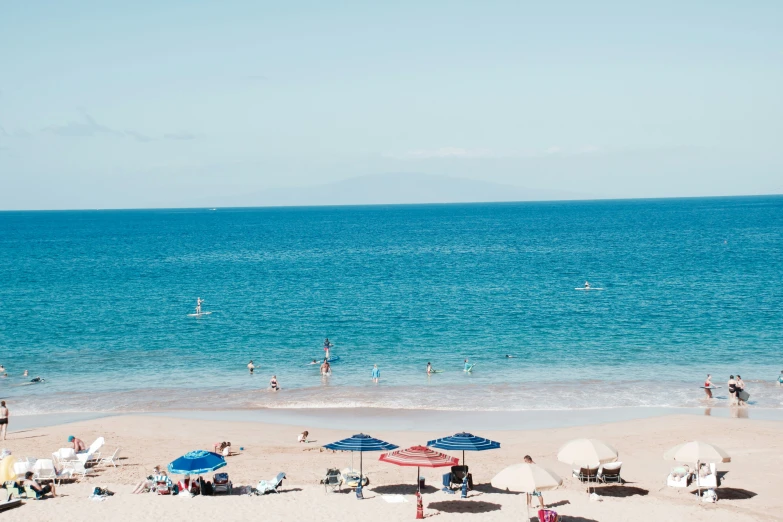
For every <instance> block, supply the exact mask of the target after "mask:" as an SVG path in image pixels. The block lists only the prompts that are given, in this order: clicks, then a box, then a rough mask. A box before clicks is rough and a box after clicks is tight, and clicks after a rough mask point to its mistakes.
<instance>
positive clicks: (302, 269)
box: [0, 197, 783, 414]
mask: <svg viewBox="0 0 783 522" xmlns="http://www.w3.org/2000/svg"><path fill="white" fill-rule="evenodd" d="M782 276H783V197H754V198H714V199H681V200H649V201H644V200H638V201H599V202H566V203H563V202H554V203H519V204H476V205H431V206H378V207H334V208H288V209H217V210H215V211H211V210H207V209H203V210H202V209H198V210H138V211H74V212H5V213H0V364H4V365H5V366H6V368H7V370H8V372H9V375H10V376H9V378H7V379H0V396H3V397H6V398H7V399H8V400H9V401H10V405H13V411H14V412H15V413H16V414H23V413H46V412H51V411H152V410H161V409H164V410H165V409H178V410H181V409H183V407H184V408H204V409H209V408H258V407H270V408H280V407H296V408H304V407H328V406H329V407H337V406H378V407H393V408H424V407H426V408H434V409H446V410H448V409H470V410H527V409H573V408H587V407H607V408H610V407H629V406H630V407H633V406H650V407H652V406H655V407H672V406H673V407H689V406H698V405H702V404H704V401H703V400H702V396H703V392H702V391H701V390H699V389H698V386H699V385H700V384H701V382H702V381H703V378H704V377H705V375H706V373H708V372H709V373H712V374H713V377H714V381H715V382H716V383H718V384H724V389H723V390H724V393H723V394H721V393H718V394H717V395H718V397H724V399H720V398H719V399H717V400H716V401H715V402H714V403H715V405H716V406H720V405H722V404H725V403H726V401H725V381H726V380H727V378H728V375H729V374H730V373H735V374H736V373H740V374H742V376H743V378H744V379H745V381H746V383H747V385H748V391H750V393H751V394H752V399H753V401H752V402H753V405H754V406H756V407H766V408H780V407H782V406H781V402H782V401H783V390H781V389H780V388H778V387H777V386H776V385H775V384H774V382H773V381H774V380H775V379H776V378H777V375H778V374H779V372H780V370H781V369H783V356H781V354H782V353H783V351H782V350H781V348H783V311H782V310H783V307H782V306H781V305H783V280H782V279H783V277H782ZM585 280H589V281H590V282H591V284H592V285H593V286H595V287H602V288H604V290H602V291H594V292H583V291H576V290H574V289H575V287H579V286H582V285H583V284H584V282H585ZM197 297H201V298H203V299H205V301H206V302H205V304H204V305H203V309H204V310H209V311H212V312H213V313H212V314H211V315H209V316H206V317H201V318H194V317H188V315H187V314H188V313H191V312H192V311H193V307H194V306H195V301H196V298H197ZM326 336H328V337H329V338H330V339H331V340H332V342H334V343H335V348H334V350H333V353H334V354H335V355H339V356H340V357H341V360H340V361H339V362H337V363H335V365H334V367H333V375H332V376H331V377H329V378H322V377H320V376H319V375H318V371H317V369H316V368H317V367H313V366H310V365H308V364H307V363H308V362H309V361H310V360H312V359H313V358H315V357H319V356H321V355H322V353H323V350H322V343H323V338H324V337H326ZM506 355H513V356H514V358H510V359H509V358H506V357H505V356H506ZM466 357H467V358H469V359H470V360H471V361H473V362H476V363H477V365H476V367H475V370H474V371H473V372H472V373H470V374H465V373H464V372H462V371H461V369H462V361H463V359H464V358H466ZM249 359H253V360H254V361H255V363H256V366H257V370H256V374H255V375H253V376H250V375H248V372H247V370H246V369H245V365H246V364H247V362H248V360H249ZM428 361H431V362H432V363H433V366H435V367H436V368H441V369H444V370H445V371H444V373H442V374H438V375H435V376H432V377H429V378H428V377H427V376H426V374H425V373H424V368H425V366H426V363H427V362H428ZM373 364H378V366H379V368H380V369H381V382H380V384H379V385H377V386H376V385H374V384H373V383H372V381H371V379H370V372H371V370H372V365H373ZM24 369H28V370H29V371H30V373H31V376H35V375H40V376H42V377H44V378H46V380H47V382H46V383H45V384H40V385H31V386H20V385H21V384H23V383H24V382H25V380H24V379H22V378H21V377H20V375H21V373H22V371H23V370H24ZM272 374H275V375H277V377H278V380H279V381H280V382H281V385H282V387H283V390H282V391H281V392H279V393H273V392H269V391H267V390H266V387H267V383H268V381H269V378H270V377H271V375H272Z"/></svg>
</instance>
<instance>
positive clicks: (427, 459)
mask: <svg viewBox="0 0 783 522" xmlns="http://www.w3.org/2000/svg"><path fill="white" fill-rule="evenodd" d="M380 460H381V461H382V462H388V463H389V464H396V465H398V466H416V482H417V483H418V482H419V480H418V479H419V469H420V468H442V467H445V466H456V465H457V464H459V459H458V458H456V457H451V456H449V455H446V454H445V453H440V452H438V451H435V450H431V449H429V448H428V447H426V446H412V447H410V448H407V449H402V450H396V451H390V452H389V453H384V454H383V455H381V458H380Z"/></svg>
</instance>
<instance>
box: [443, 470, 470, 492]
mask: <svg viewBox="0 0 783 522" xmlns="http://www.w3.org/2000/svg"><path fill="white" fill-rule="evenodd" d="M465 477H467V478H468V489H469V490H472V489H473V475H471V474H470V473H469V472H468V467H467V466H452V467H451V473H450V474H449V487H450V488H454V487H456V488H461V487H462V482H463V480H464V479H465Z"/></svg>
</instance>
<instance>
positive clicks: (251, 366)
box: [247, 359, 256, 375]
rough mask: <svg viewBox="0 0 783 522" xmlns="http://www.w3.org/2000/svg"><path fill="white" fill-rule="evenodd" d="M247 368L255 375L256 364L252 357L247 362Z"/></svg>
mask: <svg viewBox="0 0 783 522" xmlns="http://www.w3.org/2000/svg"><path fill="white" fill-rule="evenodd" d="M247 369H248V370H250V375H253V370H255V369H256V366H255V365H254V364H253V360H252V359H251V360H250V362H249V363H247Z"/></svg>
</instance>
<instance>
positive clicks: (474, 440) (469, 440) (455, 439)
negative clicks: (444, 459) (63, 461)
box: [427, 432, 500, 464]
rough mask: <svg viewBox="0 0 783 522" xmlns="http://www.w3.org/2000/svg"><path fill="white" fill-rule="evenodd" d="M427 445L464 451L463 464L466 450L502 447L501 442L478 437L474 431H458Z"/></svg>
mask: <svg viewBox="0 0 783 522" xmlns="http://www.w3.org/2000/svg"><path fill="white" fill-rule="evenodd" d="M427 446H430V447H432V448H438V449H442V450H447V451H462V464H465V452H466V451H486V450H493V449H498V448H500V443H499V442H495V441H494V440H489V439H485V438H484V437H476V436H475V435H473V434H472V433H465V432H462V433H457V434H455V435H452V436H450V437H442V438H440V439H434V440H431V441H428V442H427Z"/></svg>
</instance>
